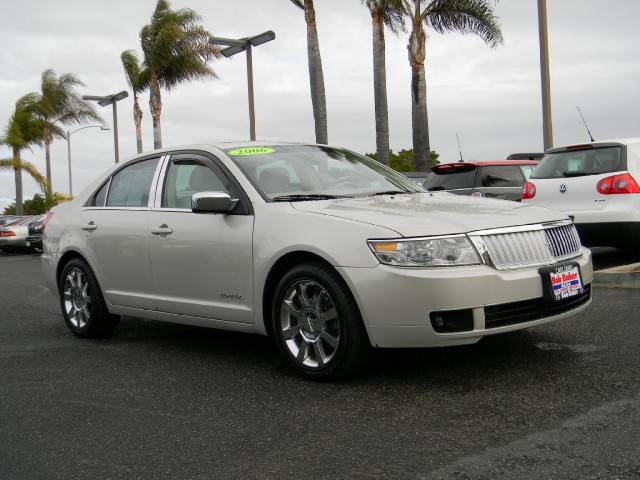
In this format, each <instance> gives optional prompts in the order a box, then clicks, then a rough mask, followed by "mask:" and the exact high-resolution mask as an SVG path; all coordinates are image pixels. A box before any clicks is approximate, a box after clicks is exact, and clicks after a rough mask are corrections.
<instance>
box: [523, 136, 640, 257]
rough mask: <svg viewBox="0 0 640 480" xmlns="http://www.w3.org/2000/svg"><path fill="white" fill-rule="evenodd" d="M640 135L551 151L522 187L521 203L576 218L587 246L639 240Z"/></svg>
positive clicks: (627, 244) (630, 243)
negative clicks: (557, 211)
mask: <svg viewBox="0 0 640 480" xmlns="http://www.w3.org/2000/svg"><path fill="white" fill-rule="evenodd" d="M638 180H640V138H632V139H624V140H609V141H602V142H594V143H589V144H584V145H570V146H567V147H559V148H553V149H551V150H548V151H547V153H546V155H545V156H544V158H543V159H542V161H541V162H540V165H538V167H537V168H536V169H535V171H534V172H533V174H532V175H531V178H530V179H529V181H528V182H527V183H526V184H525V186H524V188H523V191H522V202H523V203H529V204H533V205H537V206H542V207H548V208H552V209H555V210H559V211H561V212H564V213H566V214H567V215H569V216H570V217H571V218H573V220H574V222H575V224H576V226H577V228H578V232H579V233H580V238H581V240H582V242H583V244H584V245H587V246H607V245H610V246H617V247H623V248H629V247H634V246H637V245H638V242H640V187H639V186H638Z"/></svg>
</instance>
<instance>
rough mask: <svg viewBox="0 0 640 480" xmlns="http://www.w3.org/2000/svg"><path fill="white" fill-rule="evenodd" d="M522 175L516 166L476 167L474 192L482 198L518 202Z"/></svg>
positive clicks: (522, 181) (522, 183) (522, 179)
mask: <svg viewBox="0 0 640 480" xmlns="http://www.w3.org/2000/svg"><path fill="white" fill-rule="evenodd" d="M523 185H524V175H523V173H522V170H521V169H520V166H518V165H484V166H481V167H478V174H477V175H476V186H475V189H474V191H475V192H478V193H480V194H481V195H482V196H483V197H487V198H497V199H500V200H513V201H520V198H521V197H522V186H523Z"/></svg>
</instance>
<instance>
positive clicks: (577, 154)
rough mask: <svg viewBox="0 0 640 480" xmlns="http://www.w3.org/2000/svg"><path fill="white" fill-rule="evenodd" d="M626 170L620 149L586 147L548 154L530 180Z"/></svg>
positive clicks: (617, 147) (616, 147)
mask: <svg viewBox="0 0 640 480" xmlns="http://www.w3.org/2000/svg"><path fill="white" fill-rule="evenodd" d="M626 169H627V162H626V159H625V158H624V155H623V151H622V148H621V147H619V146H615V147H596V148H592V147H588V148H585V149H580V150H578V149H576V150H564V151H561V152H554V153H548V154H547V155H545V156H544V158H543V159H542V161H541V162H540V164H539V165H538V166H537V167H536V169H535V170H534V171H533V174H532V175H531V178H532V179H536V178H539V179H545V178H567V177H583V176H587V175H600V174H603V173H611V172H620V171H623V170H626Z"/></svg>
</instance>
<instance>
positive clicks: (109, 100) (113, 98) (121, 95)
mask: <svg viewBox="0 0 640 480" xmlns="http://www.w3.org/2000/svg"><path fill="white" fill-rule="evenodd" d="M128 96H129V94H128V93H127V92H126V91H124V90H123V91H122V92H118V93H114V94H112V95H104V96H98V95H83V96H82V99H83V100H91V101H94V102H98V105H100V106H101V107H106V106H107V105H113V148H114V152H115V159H116V163H118V162H119V161H120V152H119V148H118V107H117V106H116V103H117V102H119V101H120V100H123V99H125V98H127V97H128Z"/></svg>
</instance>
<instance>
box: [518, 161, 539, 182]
mask: <svg viewBox="0 0 640 480" xmlns="http://www.w3.org/2000/svg"><path fill="white" fill-rule="evenodd" d="M535 168H536V167H535V165H521V166H520V170H522V174H523V175H524V179H525V180H529V178H530V177H531V174H532V173H533V171H534V170H535Z"/></svg>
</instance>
